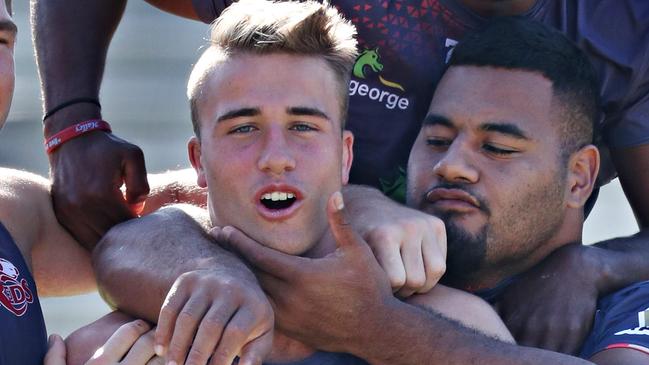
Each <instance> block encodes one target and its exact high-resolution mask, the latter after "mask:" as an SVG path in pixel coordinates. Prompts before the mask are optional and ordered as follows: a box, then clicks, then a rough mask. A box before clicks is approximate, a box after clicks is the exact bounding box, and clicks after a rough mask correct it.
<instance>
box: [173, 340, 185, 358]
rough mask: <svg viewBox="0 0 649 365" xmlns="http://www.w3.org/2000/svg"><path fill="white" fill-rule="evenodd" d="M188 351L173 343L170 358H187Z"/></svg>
mask: <svg viewBox="0 0 649 365" xmlns="http://www.w3.org/2000/svg"><path fill="white" fill-rule="evenodd" d="M186 351H187V349H186V348H185V347H184V346H182V345H181V344H180V343H178V342H175V341H174V342H172V343H171V344H169V358H170V359H180V358H183V359H184V358H185V356H184V355H185V352H186Z"/></svg>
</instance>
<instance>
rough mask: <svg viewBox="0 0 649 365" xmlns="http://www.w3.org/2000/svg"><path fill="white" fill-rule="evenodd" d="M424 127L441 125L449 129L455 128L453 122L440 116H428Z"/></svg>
mask: <svg viewBox="0 0 649 365" xmlns="http://www.w3.org/2000/svg"><path fill="white" fill-rule="evenodd" d="M423 125H425V126H435V125H441V126H443V127H447V128H454V127H455V126H454V125H453V122H451V120H450V119H448V118H446V117H443V116H441V115H438V114H428V115H427V116H426V117H425V118H424V121H423Z"/></svg>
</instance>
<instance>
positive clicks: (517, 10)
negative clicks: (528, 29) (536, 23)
mask: <svg viewBox="0 0 649 365" xmlns="http://www.w3.org/2000/svg"><path fill="white" fill-rule="evenodd" d="M459 1H460V3H462V5H464V6H465V7H467V8H468V9H470V10H471V11H473V12H474V13H476V14H478V15H480V16H482V17H492V16H511V15H521V14H524V13H525V12H526V11H528V10H530V9H531V8H532V6H534V4H535V3H536V1H537V0H459Z"/></svg>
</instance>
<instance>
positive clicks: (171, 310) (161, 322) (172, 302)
mask: <svg viewBox="0 0 649 365" xmlns="http://www.w3.org/2000/svg"><path fill="white" fill-rule="evenodd" d="M177 285H178V281H176V283H174V286H172V287H171V289H170V290H169V293H168V294H167V297H166V298H165V301H164V303H163V304H162V308H160V315H159V316H158V327H157V328H156V331H155V336H154V341H153V342H154V350H155V353H156V355H158V356H165V355H166V353H167V349H168V348H169V342H170V341H171V337H172V335H173V333H174V328H175V326H176V321H177V319H178V314H179V313H180V311H181V310H182V308H183V307H184V306H185V302H186V301H187V299H188V298H187V294H186V293H185V292H184V291H182V290H180V289H179V288H178V286H177Z"/></svg>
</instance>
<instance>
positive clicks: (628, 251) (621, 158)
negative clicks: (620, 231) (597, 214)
mask: <svg viewBox="0 0 649 365" xmlns="http://www.w3.org/2000/svg"><path fill="white" fill-rule="evenodd" d="M611 156H612V158H613V162H614V163H615V167H616V169H617V171H618V177H619V179H620V183H621V185H622V188H623V189H624V194H625V195H626V197H627V199H628V201H629V204H630V205H631V208H633V212H634V214H635V216H636V220H637V222H638V226H639V227H640V232H639V233H637V234H635V235H633V236H630V237H623V238H616V239H612V240H607V241H603V242H599V243H596V244H595V245H594V246H596V247H599V248H604V249H607V250H608V251H610V252H609V255H610V258H609V259H607V260H606V262H605V263H606V265H607V266H605V267H604V268H606V269H607V270H606V271H605V272H606V273H608V275H607V277H606V279H607V280H606V281H607V282H606V283H605V284H606V285H605V286H604V288H603V289H604V291H607V292H610V291H612V290H615V289H619V288H621V287H624V286H626V285H628V284H630V283H633V282H637V281H642V280H648V279H649V267H647V264H646V263H647V260H649V194H647V186H649V169H647V168H646V167H647V166H649V145H641V146H637V147H631V148H625V149H613V150H611Z"/></svg>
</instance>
